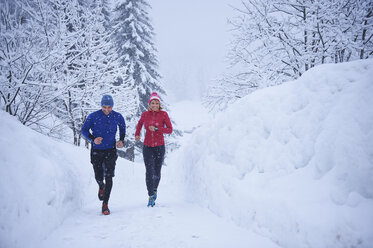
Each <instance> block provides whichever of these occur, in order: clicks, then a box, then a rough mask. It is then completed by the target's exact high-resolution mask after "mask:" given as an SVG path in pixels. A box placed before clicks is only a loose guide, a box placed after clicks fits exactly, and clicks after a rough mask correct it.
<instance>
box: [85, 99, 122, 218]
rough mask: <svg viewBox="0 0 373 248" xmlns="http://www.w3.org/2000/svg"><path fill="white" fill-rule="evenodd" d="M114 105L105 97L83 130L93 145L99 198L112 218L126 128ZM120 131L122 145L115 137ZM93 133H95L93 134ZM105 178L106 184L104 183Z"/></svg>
mask: <svg viewBox="0 0 373 248" xmlns="http://www.w3.org/2000/svg"><path fill="white" fill-rule="evenodd" d="M113 106H114V101H113V98H112V97H111V96H110V95H104V96H103V97H102V100H101V108H102V109H100V110H98V111H96V112H93V113H91V114H90V115H88V117H87V120H86V121H85V122H84V124H83V127H82V135H83V136H84V137H85V138H86V139H87V140H89V141H90V142H91V143H92V148H91V163H92V165H93V169H94V172H95V179H96V181H97V183H98V187H99V190H98V198H99V200H100V201H103V203H102V213H103V214H104V215H109V214H110V210H109V207H108V202H109V198H110V192H111V188H112V186H113V180H112V177H114V171H115V162H116V161H117V158H118V155H117V149H116V147H118V148H122V147H123V141H124V137H125V135H126V124H125V121H124V118H123V116H122V115H121V114H120V113H118V112H115V111H114V110H113ZM117 127H119V141H117V142H116V139H115V135H116V133H117ZM90 130H91V131H92V133H91V132H90ZM104 178H105V182H104Z"/></svg>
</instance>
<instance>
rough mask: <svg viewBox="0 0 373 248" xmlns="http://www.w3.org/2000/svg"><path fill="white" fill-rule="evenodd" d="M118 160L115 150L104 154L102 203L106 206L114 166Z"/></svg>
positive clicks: (111, 184) (111, 185)
mask: <svg viewBox="0 0 373 248" xmlns="http://www.w3.org/2000/svg"><path fill="white" fill-rule="evenodd" d="M117 159H118V155H117V150H116V149H112V150H109V151H107V152H106V154H105V159H104V164H105V191H104V197H103V201H104V203H106V204H108V202H109V198H110V194H111V189H112V187H113V177H114V175H115V164H116V161H117Z"/></svg>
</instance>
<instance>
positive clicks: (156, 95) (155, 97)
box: [149, 91, 161, 105]
mask: <svg viewBox="0 0 373 248" xmlns="http://www.w3.org/2000/svg"><path fill="white" fill-rule="evenodd" d="M152 100H158V101H159V104H160V103H161V98H160V97H159V96H158V94H157V92H155V91H154V92H153V93H152V94H151V95H150V97H149V105H150V102H151V101H152Z"/></svg>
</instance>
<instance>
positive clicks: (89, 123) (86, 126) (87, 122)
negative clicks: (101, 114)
mask: <svg viewBox="0 0 373 248" xmlns="http://www.w3.org/2000/svg"><path fill="white" fill-rule="evenodd" d="M91 127H92V116H91V115H88V117H87V120H85V122H84V124H83V127H82V135H83V137H84V138H86V139H87V140H88V141H91V142H94V140H95V136H93V135H92V134H91V132H90V131H89V129H91Z"/></svg>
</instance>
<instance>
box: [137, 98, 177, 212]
mask: <svg viewBox="0 0 373 248" xmlns="http://www.w3.org/2000/svg"><path fill="white" fill-rule="evenodd" d="M149 106H150V108H149V109H148V111H146V112H144V113H142V115H141V118H140V120H139V122H138V123H137V127H136V133H135V139H136V141H139V140H140V131H141V128H142V126H143V125H144V127H145V139H144V147H143V157H144V163H145V168H146V187H147V189H148V195H149V202H148V207H149V206H151V207H153V206H154V205H155V200H156V199H157V189H158V185H159V181H160V179H161V168H162V163H163V159H164V155H165V143H164V138H163V134H164V133H168V134H170V133H172V124H171V121H170V118H169V117H168V114H167V112H166V111H163V110H162V107H161V99H160V97H159V96H158V94H157V93H156V92H153V93H152V94H151V96H150V98H149Z"/></svg>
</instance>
